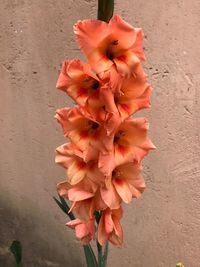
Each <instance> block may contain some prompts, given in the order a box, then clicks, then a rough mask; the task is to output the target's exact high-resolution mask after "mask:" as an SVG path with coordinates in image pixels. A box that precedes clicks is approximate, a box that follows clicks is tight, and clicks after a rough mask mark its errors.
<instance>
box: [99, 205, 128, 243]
mask: <svg viewBox="0 0 200 267" xmlns="http://www.w3.org/2000/svg"><path fill="white" fill-rule="evenodd" d="M121 218H122V208H119V209H114V210H110V209H106V210H104V211H103V212H102V215H101V219H100V222H99V227H98V241H99V243H100V244H101V245H102V246H103V245H105V244H106V242H107V241H108V240H109V241H110V242H111V243H112V244H113V245H115V246H121V245H122V243H123V230H122V226H121V224H120V219H121Z"/></svg>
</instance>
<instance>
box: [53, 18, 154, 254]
mask: <svg viewBox="0 0 200 267" xmlns="http://www.w3.org/2000/svg"><path fill="white" fill-rule="evenodd" d="M74 32H75V35H76V40H77V44H78V46H79V47H80V49H81V51H82V52H83V53H84V54H85V56H86V58H87V60H88V62H87V63H85V62H82V61H80V60H75V59H73V60H67V61H64V63H63V65H62V69H61V72H60V75H59V78H58V81H57V85H56V87H57V89H60V90H62V91H64V92H65V93H66V94H67V95H68V96H69V97H71V98H72V99H73V100H74V101H75V104H76V106H75V107H72V108H71V107H64V108H62V109H58V110H57V111H56V115H55V118H56V119H57V121H58V122H59V123H60V125H61V126H62V129H63V135H64V136H65V137H66V138H67V139H68V143H66V144H64V145H61V146H59V147H58V148H57V149H56V163H58V164H60V165H61V166H62V167H63V168H65V169H66V178H65V180H64V181H62V182H60V183H59V184H58V185H57V190H58V194H59V196H60V197H61V198H63V199H65V201H69V203H71V207H70V210H69V212H73V213H74V214H75V217H74V219H73V220H71V221H69V222H67V224H66V225H67V226H68V227H70V228H72V229H74V230H75V235H76V238H77V239H78V240H79V241H80V242H81V243H82V244H83V245H88V244H89V243H90V242H91V240H94V239H95V238H96V239H97V244H98V249H100V250H101V248H102V246H104V245H105V244H107V243H108V241H110V242H111V243H112V244H113V245H115V246H118V247H121V246H122V244H123V229H122V225H121V223H120V220H121V218H122V216H123V209H122V203H127V204H128V203H130V202H131V201H132V200H133V199H136V198H138V197H139V196H140V195H141V194H142V193H143V191H144V189H145V182H144V179H143V177H142V175H141V170H142V166H141V162H142V160H143V158H144V157H145V156H146V155H147V154H148V153H149V151H150V150H152V149H154V148H155V146H154V145H153V143H152V142H151V140H150V139H149V137H148V129H149V123H148V121H147V119H145V118H132V117H131V116H132V115H134V114H135V113H136V112H137V111H139V110H141V109H144V108H149V107H150V95H151V92H152V88H151V86H150V84H149V83H148V81H147V75H146V74H145V72H144V70H143V67H142V61H143V60H144V59H145V56H144V52H143V49H142V38H143V33H142V30H141V29H140V28H134V27H132V26H131V25H129V24H128V23H126V22H125V21H124V20H123V19H122V18H121V17H120V16H114V17H112V18H111V20H110V21H109V22H108V23H107V22H104V21H100V20H83V21H78V22H77V23H76V24H75V25H74ZM96 232H97V233H96ZM101 253H102V251H101Z"/></svg>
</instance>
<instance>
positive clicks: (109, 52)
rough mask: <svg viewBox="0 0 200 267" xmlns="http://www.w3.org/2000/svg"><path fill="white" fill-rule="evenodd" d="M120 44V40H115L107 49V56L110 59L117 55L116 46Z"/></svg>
mask: <svg viewBox="0 0 200 267" xmlns="http://www.w3.org/2000/svg"><path fill="white" fill-rule="evenodd" d="M118 44H119V41H118V40H113V41H112V42H111V43H110V44H109V46H108V48H107V50H106V57H107V58H109V59H110V60H113V58H114V57H115V47H116V46H117V45H118Z"/></svg>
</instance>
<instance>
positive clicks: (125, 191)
mask: <svg viewBox="0 0 200 267" xmlns="http://www.w3.org/2000/svg"><path fill="white" fill-rule="evenodd" d="M113 184H114V186H115V189H116V191H117V193H118V194H119V196H120V197H121V199H122V200H123V201H124V202H125V203H127V204H128V203H130V202H131V200H132V192H131V190H130V188H129V185H128V183H127V182H126V181H125V180H123V179H120V178H119V179H114V180H113Z"/></svg>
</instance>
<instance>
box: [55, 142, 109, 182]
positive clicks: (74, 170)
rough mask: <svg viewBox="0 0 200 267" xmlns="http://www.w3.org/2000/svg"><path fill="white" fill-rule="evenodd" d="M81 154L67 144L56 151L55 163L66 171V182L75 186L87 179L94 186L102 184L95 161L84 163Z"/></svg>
mask: <svg viewBox="0 0 200 267" xmlns="http://www.w3.org/2000/svg"><path fill="white" fill-rule="evenodd" d="M82 157H83V153H82V152H81V151H80V150H78V149H77V147H76V146H75V145H74V144H71V143H67V144H64V145H62V146H59V147H58V148H57V149H56V159H55V161H56V163H58V164H60V165H61V166H63V167H64V168H66V169H67V176H68V182H69V183H70V184H71V185H75V184H77V183H79V182H81V181H82V180H83V179H85V178H88V179H90V180H91V181H93V182H94V183H96V184H100V183H101V182H104V175H103V174H102V173H101V172H100V170H99V168H98V164H97V162H96V161H93V160H91V161H89V162H87V163H86V162H85V161H84V160H83V158H82Z"/></svg>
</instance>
